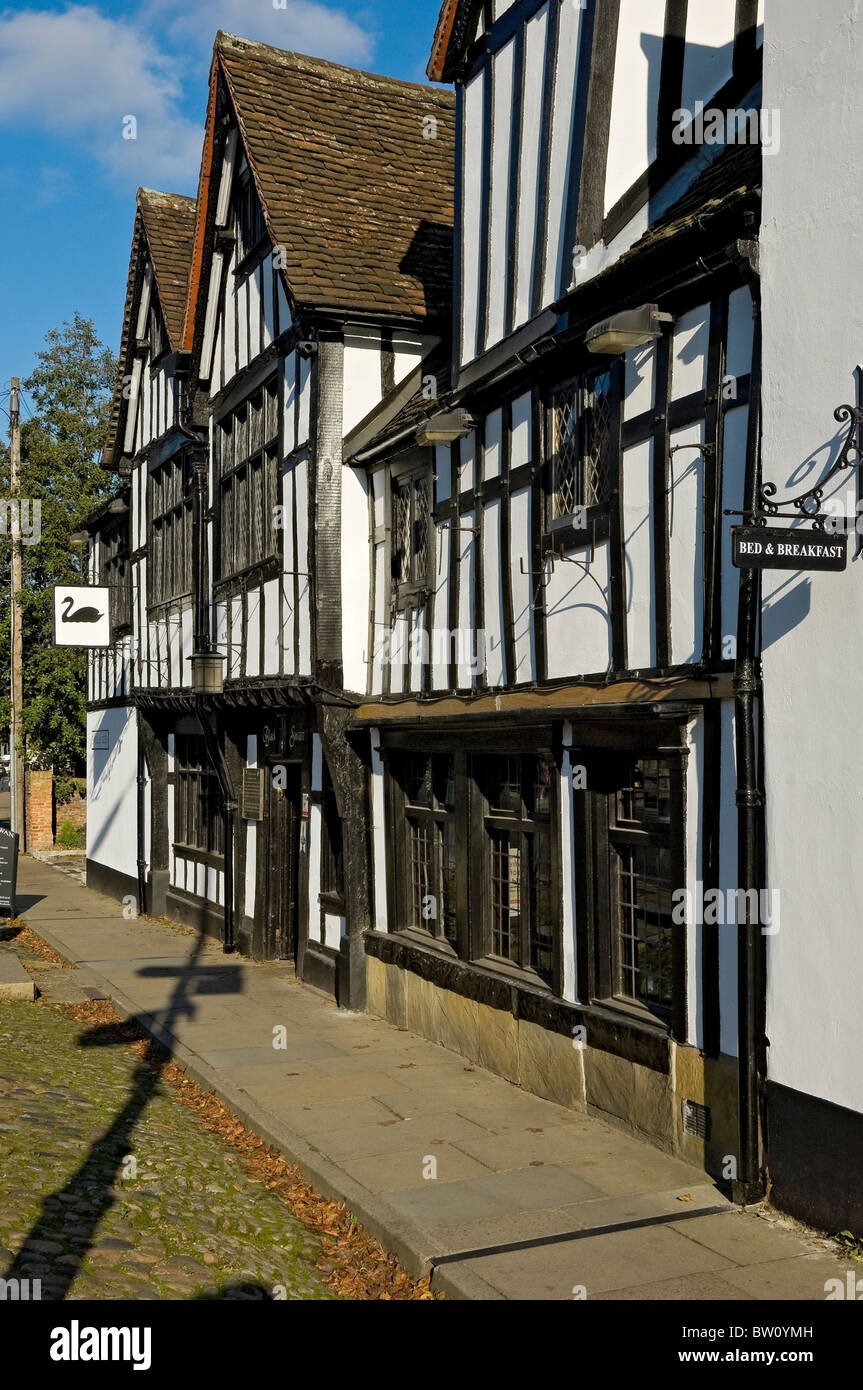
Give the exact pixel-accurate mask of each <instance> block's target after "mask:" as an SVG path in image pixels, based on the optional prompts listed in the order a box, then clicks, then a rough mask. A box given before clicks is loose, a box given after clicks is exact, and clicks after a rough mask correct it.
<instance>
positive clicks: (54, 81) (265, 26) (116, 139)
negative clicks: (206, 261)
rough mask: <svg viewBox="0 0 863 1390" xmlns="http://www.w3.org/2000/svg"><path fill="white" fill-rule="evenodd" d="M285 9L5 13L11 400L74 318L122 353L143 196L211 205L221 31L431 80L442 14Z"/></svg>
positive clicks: (1, 166)
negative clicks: (205, 189) (211, 97)
mask: <svg viewBox="0 0 863 1390" xmlns="http://www.w3.org/2000/svg"><path fill="white" fill-rule="evenodd" d="M275 3H277V4H278V5H279V6H280V7H279V8H276V7H275ZM275 3H274V0H138V3H128V4H122V3H117V0H102V3H99V2H98V0H96V2H95V3H86V4H85V3H80V4H79V3H66V4H56V3H55V4H50V3H40V0H30V3H25V2H24V0H21V3H18V4H15V5H12V6H9V7H4V6H3V4H2V0H0V398H2V395H3V393H4V392H5V390H6V388H7V387H8V385H9V378H10V377H11V376H13V375H15V376H20V377H21V379H22V380H23V379H24V378H25V377H26V376H27V375H28V374H29V372H30V371H31V369H32V367H33V365H34V354H35V353H36V351H37V350H38V349H39V347H40V346H41V345H42V340H43V338H44V335H45V333H46V332H47V331H48V329H49V328H52V327H54V326H55V325H58V324H60V323H62V322H63V320H64V319H68V318H71V316H72V314H73V313H74V312H75V310H76V309H77V310H78V311H79V312H80V313H81V314H83V315H84V316H85V317H88V318H92V319H94V320H95V323H96V328H97V330H98V332H99V334H100V336H101V337H102V339H103V341H104V342H106V343H107V344H108V345H109V346H111V347H112V348H114V350H115V351H116V349H117V347H118V345H119V334H120V321H121V317H122V308H123V296H124V294H125V287H126V272H127V267H128V258H129V245H130V240H131V235H132V223H133V220H134V212H135V190H136V188H138V186H139V185H141V184H144V185H147V186H149V187H152V188H165V189H168V190H169V191H171V192H176V193H189V194H195V193H196V192H197V176H198V162H199V159H200V144H201V135H202V126H203V120H204V114H205V107H206V95H207V75H208V72H209V64H210V53H211V50H212V44H213V36H214V34H215V32H216V30H217V29H225V30H227V31H229V32H231V33H235V34H243V35H245V36H246V37H248V38H254V39H261V40H263V41H264V42H266V43H273V44H276V45H277V46H278V47H280V48H292V49H295V50H297V51H299V52H303V53H313V54H315V55H317V56H319V57H323V58H330V59H332V60H333V61H336V62H342V63H348V64H350V65H351V66H354V67H361V68H367V69H369V70H371V71H373V72H381V73H387V74H390V75H391V76H394V77H402V78H406V79H408V80H409V81H425V72H424V69H425V64H426V61H427V59H428V55H429V51H430V49H431V41H432V36H433V34H434V26H435V22H436V20H437V15H438V10H439V0H368V3H350V0H345V2H344V3H339V0H275ZM282 6H283V7H282ZM128 115H134V116H135V117H136V120H137V139H136V140H134V141H133V140H124V139H123V137H122V130H123V119H124V117H126V116H128ZM4 424H5V422H4ZM4 434H5V431H4Z"/></svg>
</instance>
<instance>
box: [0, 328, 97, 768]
mask: <svg viewBox="0 0 863 1390" xmlns="http://www.w3.org/2000/svg"><path fill="white" fill-rule="evenodd" d="M45 343H46V346H45V347H44V348H43V349H42V351H41V352H39V353H37V354H36V357H37V365H36V368H35V370H34V371H33V372H32V374H31V375H30V376H29V377H28V378H27V380H26V381H25V382H24V386H23V399H24V400H25V401H26V402H28V403H29V407H30V411H31V416H30V418H29V419H27V418H24V417H25V414H26V412H24V411H22V428H21V454H22V466H21V494H22V497H24V498H27V499H30V503H31V507H32V504H33V502H34V501H35V500H37V499H38V500H39V501H40V503H41V534H40V537H39V540H38V542H37V543H35V544H32V545H24V546H23V582H24V589H23V594H22V611H23V639H24V710H23V716H22V723H23V726H24V731H25V737H26V740H27V748H26V756H27V761H28V762H30V763H34V764H37V765H40V764H41V765H42V766H46V767H47V766H51V765H53V767H54V769H55V771H56V772H58V773H65V774H68V773H76V772H79V771H81V770H82V767H83V764H84V761H85V755H86V717H85V709H84V703H85V698H86V685H85V675H86V652H85V651H84V650H82V649H77V648H71V647H55V646H54V636H53V612H52V609H53V593H52V590H53V586H54V585H55V584H70V583H73V584H74V583H81V582H83V580H82V574H83V557H82V552H81V550H80V549H76V547H74V546H73V545H72V543H71V539H70V537H71V535H72V533H73V532H74V531H77V530H80V528H81V526H82V523H83V522H84V520H85V518H86V517H87V516H88V515H89V513H90V512H91V511H92V510H93V509H94V507H96V506H97V504H98V503H99V502H100V501H101V500H102V499H103V498H104V497H106V496H108V495H109V494H110V492H111V491H112V490H113V488H114V486H115V485H116V482H117V479H116V476H115V475H113V474H112V473H110V472H107V471H106V470H104V469H103V468H102V467H101V466H100V464H99V462H98V458H99V454H100V453H101V449H102V444H103V443H104V439H105V434H106V431H107V426H108V416H109V412H110V408H111V393H112V391H113V387H114V380H115V377H116V371H117V363H116V359H115V358H114V355H113V353H111V352H110V351H109V350H108V349H107V348H105V346H104V345H103V344H102V343H101V342H100V341H99V338H98V336H97V334H96V330H95V328H94V326H93V322H92V320H91V319H85V318H82V317H81V315H80V314H77V313H76V314H75V316H74V318H73V320H72V322H71V323H68V322H67V323H64V324H63V326H62V327H61V328H52V329H51V331H50V332H49V333H48V334H46V338H45ZM0 470H2V492H3V495H4V496H6V497H8V496H9V452H8V449H6V450H4V451H3V455H2V458H0ZM10 549H11V547H10V545H9V544H8V542H4V543H3V544H2V545H0V583H2V588H3V593H4V595H5V597H6V601H5V602H4V603H2V606H0V652H2V663H3V664H2V669H0V681H2V686H0V689H2V691H3V695H2V699H0V724H2V727H6V728H8V726H9V697H8V689H9V636H10V632H9V602H8V595H9V552H10Z"/></svg>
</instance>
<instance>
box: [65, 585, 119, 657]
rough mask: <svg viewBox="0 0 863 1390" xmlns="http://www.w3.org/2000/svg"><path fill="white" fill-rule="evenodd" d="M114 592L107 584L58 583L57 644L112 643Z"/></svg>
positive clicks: (70, 645) (71, 645) (86, 644)
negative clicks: (112, 596)
mask: <svg viewBox="0 0 863 1390" xmlns="http://www.w3.org/2000/svg"><path fill="white" fill-rule="evenodd" d="M110 594H111V591H110V589H108V588H107V587H98V588H97V587H96V586H94V585H89V584H88V585H84V584H78V585H75V584H58V585H57V587H56V588H55V590H54V645H55V646H57V647H108V646H110V645H111V619H110V615H109V599H110Z"/></svg>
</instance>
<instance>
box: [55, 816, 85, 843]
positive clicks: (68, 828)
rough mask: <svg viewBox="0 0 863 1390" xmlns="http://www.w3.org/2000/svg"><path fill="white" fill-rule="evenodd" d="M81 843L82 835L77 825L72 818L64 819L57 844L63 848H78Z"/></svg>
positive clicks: (58, 832) (58, 833)
mask: <svg viewBox="0 0 863 1390" xmlns="http://www.w3.org/2000/svg"><path fill="white" fill-rule="evenodd" d="M80 843H81V836H80V833H79V831H78V827H77V825H74V824H73V822H72V821H70V820H64V821H63V823H62V825H61V826H60V829H59V830H58V831H57V839H56V840H55V844H57V845H59V846H60V848H61V849H77V848H78V846H79V844H80Z"/></svg>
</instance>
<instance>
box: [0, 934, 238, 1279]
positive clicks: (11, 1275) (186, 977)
mask: <svg viewBox="0 0 863 1390" xmlns="http://www.w3.org/2000/svg"><path fill="white" fill-rule="evenodd" d="M205 939H206V938H205V937H204V935H203V934H201V935H200V936H198V937H196V939H195V942H194V944H193V946H192V949H191V951H190V952H189V956H188V959H187V960H186V961H185V962H184V964H183V965H182V966H181V967H180V968H179V971H176V972H175V971H173V970H172V971H169V972H167V973H170V974H175V973H176V975H177V980H176V984H175V986H174V990H173V993H172V996H171V999H170V1002H169V1003H168V1005H167V1007H166V1008H165V1009H163V1010H158V1011H154V1012H153V1013H151V1014H149V1015H148V1017H149V1018H152V1019H155V1021H156V1022H157V1023H158V1024H160V1025H161V1027H162V1028H164V1029H166V1030H167V1031H168V1032H169V1033H170V1032H171V1030H172V1024H173V1023H174V1022H176V1021H177V1020H178V1019H179V1018H180V1017H194V1014H195V1005H194V1003H193V1002H192V998H191V996H192V995H193V994H195V993H196V992H197V991H198V990H199V988H200V986H201V984H202V983H204V984H205V983H206V974H205V973H204V972H205V969H206V968H205V967H204V968H202V967H201V966H200V965H199V958H200V956H201V952H202V950H203V947H204V942H205ZM162 973H165V972H162ZM218 974H219V977H220V978H219V984H220V985H221V990H220V992H222V990H226V989H227V992H230V993H238V992H240V990H241V988H242V986H241V984H240V971H239V967H237V966H225V965H220V966H219V967H218ZM232 976H233V986H232V987H230V982H231V977H232ZM139 1038H144V1039H145V1040H146V1042H147V1047H146V1051H145V1053H144V1056H143V1058H142V1060H141V1061H139V1063H138V1064H137V1066H136V1067H135V1070H134V1073H133V1076H132V1083H131V1088H130V1091H129V1096H128V1099H127V1101H126V1103H125V1105H124V1106H123V1107H122V1109H121V1110H120V1111H119V1112H118V1114H117V1116H116V1117H115V1119H114V1121H113V1123H112V1124H111V1126H110V1127H109V1128H108V1129H107V1130H106V1131H105V1133H104V1134H103V1135H101V1137H100V1138H99V1139H97V1140H96V1141H95V1143H94V1144H93V1145H92V1147H91V1148H90V1151H89V1153H88V1154H87V1155H86V1157H85V1159H84V1161H83V1162H82V1163H81V1165H80V1166H79V1168H78V1169H77V1170H76V1171H75V1173H73V1175H72V1177H71V1178H70V1179H69V1181H68V1182H67V1183H66V1184H65V1186H64V1187H62V1188H58V1189H57V1190H56V1191H55V1192H52V1193H50V1194H49V1195H48V1196H47V1197H46V1198H45V1200H44V1201H43V1203H42V1209H41V1211H40V1213H39V1216H38V1217H37V1218H36V1221H35V1222H34V1224H33V1226H32V1228H31V1229H30V1231H29V1232H28V1234H27V1237H26V1239H25V1240H24V1242H23V1244H22V1245H21V1248H20V1250H19V1251H18V1253H17V1255H16V1256H15V1259H14V1260H13V1262H12V1264H11V1265H10V1266H9V1268H8V1269H7V1271H6V1273H5V1275H4V1276H3V1278H5V1279H7V1280H9V1279H17V1280H23V1279H26V1278H28V1277H30V1276H29V1272H28V1266H29V1265H31V1264H33V1263H38V1262H39V1261H40V1260H41V1259H44V1255H43V1253H42V1252H43V1250H44V1246H43V1242H45V1241H49V1242H52V1243H62V1244H63V1245H64V1246H65V1247H66V1253H67V1255H68V1256H69V1259H68V1261H65V1262H64V1263H63V1265H62V1266H58V1265H55V1266H54V1272H53V1278H52V1283H51V1295H50V1296H51V1298H52V1299H56V1300H62V1299H64V1298H66V1296H67V1294H68V1293H69V1290H70V1289H71V1287H72V1285H73V1283H74V1282H75V1279H76V1278H77V1276H78V1274H79V1273H80V1271H81V1267H82V1264H83V1261H84V1259H85V1258H86V1256H87V1254H88V1252H89V1251H90V1249H91V1248H92V1246H93V1243H94V1239H95V1237H96V1234H97V1232H98V1230H99V1227H100V1225H101V1223H102V1221H103V1219H104V1217H105V1216H106V1215H107V1213H108V1212H109V1211H110V1210H111V1208H112V1206H113V1205H114V1201H115V1197H114V1185H115V1182H116V1180H117V1177H118V1176H119V1173H120V1170H121V1167H122V1164H123V1160H124V1159H125V1158H126V1156H127V1155H128V1154H130V1153H131V1152H133V1145H134V1134H135V1127H136V1125H137V1124H138V1121H139V1120H140V1119H141V1117H142V1116H143V1114H144V1111H145V1110H146V1108H147V1105H148V1104H149V1102H150V1100H151V1099H152V1098H153V1097H154V1096H155V1095H156V1094H157V1092H158V1090H159V1086H160V1082H161V1077H162V1073H163V1071H164V1069H165V1067H166V1065H167V1063H168V1062H169V1061H170V1060H171V1056H172V1053H171V1051H170V1049H169V1048H166V1047H164V1046H162V1045H161V1044H160V1043H157V1042H156V1041H155V1040H154V1039H153V1038H152V1037H150V1036H149V1035H148V1034H147V1033H146V1032H145V1030H144V1029H143V1028H142V1027H141V1025H140V1023H139V1022H138V1020H137V1019H134V1018H133V1019H129V1020H127V1021H126V1022H125V1023H117V1024H108V1025H104V1024H102V1025H100V1026H99V1027H96V1028H92V1029H89V1030H88V1031H87V1032H84V1033H82V1034H81V1036H80V1038H79V1045H80V1046H81V1047H103V1046H113V1045H116V1044H118V1043H129V1042H132V1041H135V1040H136V1039H139ZM70 1199H71V1200H70ZM73 1202H74V1204H75V1205H74V1209H75V1214H76V1226H78V1227H79V1228H86V1232H84V1233H81V1234H78V1235H70V1234H69V1231H68V1230H67V1229H66V1227H65V1221H66V1218H67V1217H68V1213H69V1209H70V1207H71V1206H72V1205H73ZM237 1287H240V1286H237ZM243 1287H246V1286H243ZM249 1287H251V1286H249ZM220 1296H221V1295H220ZM234 1296H243V1297H245V1296H248V1295H234ZM261 1296H264V1295H263V1294H261Z"/></svg>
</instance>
